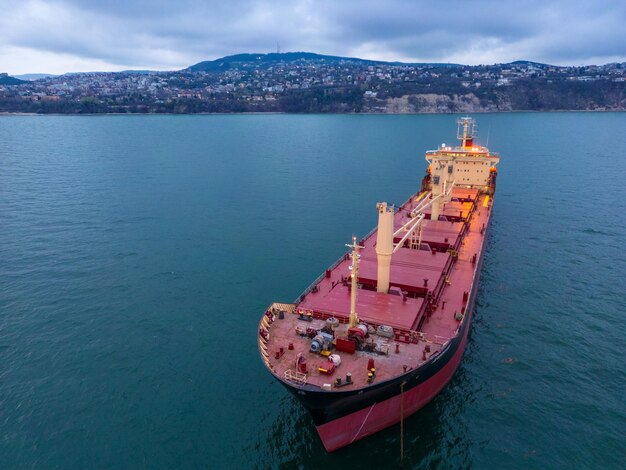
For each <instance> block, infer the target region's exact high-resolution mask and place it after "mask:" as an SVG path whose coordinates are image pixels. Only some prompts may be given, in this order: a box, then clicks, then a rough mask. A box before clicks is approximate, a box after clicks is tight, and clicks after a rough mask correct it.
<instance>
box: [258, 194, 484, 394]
mask: <svg viewBox="0 0 626 470" xmlns="http://www.w3.org/2000/svg"><path fill="white" fill-rule="evenodd" d="M457 193H458V195H459V196H460V197H463V198H465V199H466V200H468V201H471V202H459V201H452V202H450V203H448V204H446V207H445V209H444V210H443V211H442V215H443V214H446V213H447V212H454V211H456V214H457V216H458V215H459V214H458V210H459V207H460V208H461V209H460V210H462V211H463V219H464V220H465V221H467V228H466V229H465V231H464V232H463V228H464V225H465V224H466V222H464V221H463V222H462V221H458V222H450V221H442V220H439V221H430V220H426V221H425V222H424V224H423V229H422V243H428V244H432V245H435V247H436V246H439V247H440V249H441V247H442V246H444V245H449V247H455V246H456V247H457V248H458V250H457V259H456V261H454V260H453V259H452V257H451V255H450V254H449V253H446V252H437V253H436V254H435V255H433V254H431V252H430V251H425V250H419V251H418V250H413V249H410V248H401V249H400V250H398V251H397V252H396V253H395V254H394V255H393V257H392V265H391V275H390V279H391V286H399V287H400V288H401V289H402V290H404V291H408V292H410V293H411V294H410V295H409V297H408V298H406V300H403V297H402V296H401V295H388V294H379V293H377V292H376V291H375V286H376V278H377V264H376V252H375V243H376V232H375V231H374V232H373V233H372V234H370V236H369V237H368V238H367V239H366V240H364V248H363V249H362V250H361V261H360V264H359V283H360V284H361V285H362V286H363V288H361V289H359V291H358V296H357V309H356V310H357V313H358V316H359V319H360V320H361V321H364V322H366V323H367V324H369V325H370V326H372V327H374V328H376V327H377V326H378V325H387V326H391V327H393V328H394V332H395V333H396V335H395V338H384V337H379V336H377V335H371V339H370V340H371V341H373V342H375V343H376V344H379V345H386V347H388V348H389V354H388V355H378V354H374V353H367V352H364V351H357V352H356V353H354V354H347V353H340V354H341V360H342V363H341V366H340V367H339V368H338V369H337V370H336V372H334V374H333V375H331V376H329V375H326V374H324V373H321V372H319V371H318V367H319V366H321V365H322V364H323V363H324V362H325V361H326V360H327V359H326V358H325V357H322V356H320V355H319V354H317V353H312V352H309V347H310V344H311V340H310V338H307V337H301V336H298V335H297V334H296V333H295V330H296V327H300V328H307V327H308V328H313V329H315V330H319V329H320V328H322V327H323V326H324V321H325V319H326V318H328V317H331V316H333V317H335V318H337V319H339V321H340V322H341V324H340V326H339V328H338V330H337V332H336V333H337V335H339V336H341V335H344V334H345V333H346V330H347V322H348V318H349V314H350V288H349V282H348V279H349V273H350V271H349V269H348V266H349V264H350V260H349V258H344V259H343V260H341V261H340V262H339V263H338V264H337V265H336V266H334V267H333V269H332V270H331V271H330V273H329V274H330V275H329V276H328V277H322V278H321V280H320V281H319V282H318V283H317V284H316V285H315V289H313V291H309V292H307V293H306V295H305V297H304V299H303V300H301V301H300V302H299V303H298V304H297V305H283V306H282V307H281V308H280V309H285V310H287V311H289V310H292V311H293V312H294V313H287V314H285V318H284V319H283V320H279V319H277V317H274V320H273V321H272V322H271V323H270V322H268V323H269V324H268V325H267V327H265V326H263V322H262V325H261V326H262V328H264V329H265V330H266V331H267V333H268V339H267V340H266V341H265V340H264V341H261V343H260V345H261V349H262V354H263V355H264V358H265V359H264V360H265V361H266V364H267V365H268V367H269V368H270V369H271V370H272V371H273V373H274V374H276V375H277V376H278V377H279V378H281V379H283V378H284V376H285V373H286V372H287V371H290V370H295V362H296V357H297V355H298V354H302V357H304V358H305V359H306V360H307V361H308V373H307V378H306V381H307V383H308V384H314V385H319V386H320V387H321V386H323V385H324V384H327V386H328V387H330V386H331V385H330V384H332V383H333V382H334V377H335V375H336V376H337V377H341V376H344V375H345V373H346V372H350V373H351V374H352V377H353V385H350V386H349V387H351V388H364V387H367V386H368V385H369V383H368V382H367V373H368V370H367V363H368V359H370V358H374V360H375V361H376V368H377V374H376V381H379V380H387V379H390V378H393V377H395V376H397V375H398V374H400V373H401V372H402V371H403V368H404V366H407V365H408V366H409V367H418V366H420V365H421V364H423V363H424V362H426V361H427V360H428V358H429V357H430V356H431V355H432V354H435V353H437V352H438V351H439V350H440V349H442V347H443V345H444V344H446V343H447V342H448V341H449V340H450V339H451V338H452V337H454V336H455V335H456V333H457V331H458V328H459V325H460V322H459V321H458V320H457V319H456V318H455V313H457V312H462V311H464V309H465V307H466V300H465V299H464V295H463V294H464V293H465V292H467V293H469V292H470V291H471V289H472V285H473V282H474V278H475V275H476V265H475V264H474V263H473V262H472V259H473V257H474V255H476V256H477V257H479V256H480V253H481V251H482V249H483V239H484V237H483V231H482V230H481V229H482V227H483V226H486V225H487V223H488V221H489V216H490V210H489V209H490V207H489V204H487V206H485V203H486V201H488V199H487V197H486V196H484V195H478V191H477V190H468V189H462V188H460V189H459V190H458V191H457V189H456V188H455V192H453V195H456V194H457ZM417 199H419V198H418V197H412V198H411V199H410V200H409V201H408V202H407V203H406V204H405V205H404V206H403V207H400V208H399V210H398V212H397V213H396V214H395V220H394V222H395V225H396V227H400V226H401V225H402V224H403V223H404V221H406V220H407V219H406V214H407V212H409V211H410V210H411V209H412V208H413V207H414V206H415V205H416V200H417ZM450 207H451V209H449V208H450ZM462 233H464V235H463V240H462V243H460V242H461V240H460V239H459V238H460V237H461V234H462ZM445 239H448V242H445ZM424 279H427V286H424ZM427 291H430V292H431V293H433V292H435V293H436V294H439V293H440V296H439V301H438V303H437V304H436V305H434V306H433V307H434V310H433V311H432V312H431V313H430V314H427V313H426V312H425V310H426V309H425V307H426V305H425V299H424V298H423V297H424V296H425V295H426V292H427ZM299 311H303V312H309V313H311V314H312V317H313V321H311V322H307V321H303V320H301V319H300V318H299V315H298V313H297V312H299ZM270 316H271V315H270ZM422 319H423V321H422ZM264 321H265V320H264ZM420 322H421V325H420ZM418 326H419V327H420V328H419V330H418ZM411 334H415V335H419V338H420V340H419V341H418V342H417V343H416V342H415V341H411V338H410V337H409V335H411ZM290 343H291V344H292V345H293V349H292V350H290V349H289V348H288V346H289V344H290ZM396 343H397V344H398V345H399V346H398V347H399V351H400V352H399V353H398V354H396V353H395V344H396ZM281 348H282V349H283V352H282V353H280V349H281ZM427 349H430V352H427ZM276 356H278V358H277V357H276Z"/></svg>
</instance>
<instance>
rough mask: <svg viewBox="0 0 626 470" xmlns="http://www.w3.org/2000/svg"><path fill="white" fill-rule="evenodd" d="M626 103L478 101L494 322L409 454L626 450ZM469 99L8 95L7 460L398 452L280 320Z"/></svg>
mask: <svg viewBox="0 0 626 470" xmlns="http://www.w3.org/2000/svg"><path fill="white" fill-rule="evenodd" d="M624 116H625V115H624V114H610V113H606V114H578V113H564V114H559V113H554V114H494V115H488V114H487V115H479V116H477V118H478V124H479V126H480V130H481V135H480V139H479V140H480V141H482V143H485V142H486V140H487V138H488V139H489V146H490V147H491V148H492V149H493V150H495V151H499V152H500V153H501V154H502V162H501V164H500V167H499V168H500V176H499V178H498V193H497V195H496V201H495V206H494V213H493V217H492V226H491V232H490V236H489V240H488V252H487V255H486V259H485V264H484V268H483V274H482V282H481V286H480V290H479V295H478V301H477V306H476V316H475V322H474V324H473V326H472V332H471V337H470V340H469V343H468V347H467V350H466V354H465V357H464V360H463V362H462V365H461V367H460V369H459V371H458V372H457V374H456V375H455V377H454V379H453V380H452V382H451V384H450V386H449V387H448V388H446V389H445V391H444V392H442V393H441V394H440V395H439V396H438V397H437V398H436V399H435V400H434V401H433V402H432V403H431V404H430V405H428V406H427V407H426V408H424V409H423V410H422V412H420V413H419V414H417V415H415V416H414V417H412V418H411V419H409V420H407V421H406V423H405V443H406V445H405V467H407V468H537V469H544V468H619V467H620V465H623V462H624V460H625V459H626V444H625V442H626V438H625V436H626V398H625V392H624V391H625V390H626V366H625V363H626V357H625V356H626V347H625V340H624V338H625V337H626V323H625V322H624V312H626V293H625V292H626V287H625V286H626V278H625V274H624V273H625V272H626V256H625V255H624V242H626V235H625V234H626V217H625V216H624V214H625V213H626V190H625V189H624V188H625V186H624V180H625V178H626V132H624V124H626V120H625V119H624ZM455 119H456V117H455V116H449V115H447V116H287V115H274V116H107V117H62V116H48V117H39V116H33V117H26V116H25V117H1V118H0V468H151V469H153V468H291V467H301V468H321V467H325V468H347V466H350V468H354V467H355V466H356V467H358V468H367V467H374V466H378V467H390V466H391V467H393V466H395V465H397V463H398V459H399V440H400V436H399V428H398V427H397V426H396V427H393V428H390V429H388V430H385V431H383V432H381V433H379V434H377V435H376V436H373V437H371V438H368V439H366V440H363V441H360V442H358V443H356V444H355V445H353V446H351V447H350V448H347V449H344V450H341V451H339V452H336V453H334V454H326V453H325V452H324V450H323V447H322V445H321V443H320V441H319V439H318V437H317V434H316V432H315V429H314V427H313V425H312V421H311V419H310V418H309V416H308V415H307V413H306V412H305V411H304V410H303V409H302V408H301V407H300V406H299V405H298V404H297V403H296V402H295V401H294V400H293V399H292V398H291V397H290V396H289V395H288V394H287V392H286V391H285V390H284V389H283V388H282V387H281V386H280V385H279V384H278V383H276V382H275V381H274V380H273V379H272V378H271V377H270V375H269V374H268V373H267V372H266V370H265V369H264V367H263V365H262V363H261V361H260V360H259V358H258V357H257V348H256V328H257V322H258V320H259V317H260V315H261V313H262V312H263V310H264V308H265V307H266V306H267V305H268V304H269V303H270V302H272V301H274V300H285V301H290V300H291V299H293V298H295V297H296V296H297V295H298V294H299V293H300V291H301V290H302V289H304V287H306V286H307V285H308V284H309V282H310V281H312V280H313V279H314V278H315V277H316V276H317V275H318V274H319V273H320V272H322V270H323V269H324V268H325V267H326V266H327V265H329V264H330V263H332V262H333V261H334V260H335V259H336V258H337V257H338V256H340V255H341V254H342V253H343V251H344V250H345V248H344V246H343V244H344V243H346V242H348V241H349V240H350V236H351V235H352V234H353V233H355V234H357V235H363V234H365V233H366V232H367V231H369V229H370V228H372V227H373V226H374V225H375V223H376V210H375V203H376V202H377V201H381V200H386V201H389V202H390V203H400V202H402V201H404V200H405V199H406V197H407V196H408V195H409V194H411V193H412V192H414V191H416V189H417V187H418V185H419V181H420V179H421V177H422V175H423V172H424V170H425V166H426V164H425V162H424V160H423V153H424V151H425V150H426V149H432V148H435V147H437V146H438V145H440V144H441V143H442V142H446V143H453V140H452V139H453V137H454V135H455V131H456V128H455ZM622 468H623V467H622Z"/></svg>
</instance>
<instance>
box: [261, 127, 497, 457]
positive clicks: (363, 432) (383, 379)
mask: <svg viewBox="0 0 626 470" xmlns="http://www.w3.org/2000/svg"><path fill="white" fill-rule="evenodd" d="M459 124H460V126H461V125H462V126H463V128H462V134H461V133H459V139H461V140H462V145H461V146H460V147H445V146H442V148H441V149H438V150H436V151H433V152H428V153H427V154H426V159H427V160H428V161H429V163H430V166H429V169H428V171H427V174H426V177H425V178H424V179H423V180H422V187H421V190H420V191H419V192H418V193H416V194H415V195H413V196H411V197H410V198H409V199H408V200H407V201H406V202H405V203H404V204H402V205H401V206H400V207H399V208H398V209H395V208H393V207H388V206H387V205H386V203H379V204H378V205H377V208H378V211H379V224H378V227H377V228H376V229H375V230H374V231H372V232H370V234H369V235H367V236H366V237H364V238H363V239H362V240H360V241H359V242H357V240H356V238H353V243H352V244H351V245H348V246H349V247H350V248H351V252H348V253H346V255H345V256H344V257H343V258H342V259H340V260H338V261H337V262H336V263H335V264H333V265H332V266H331V267H330V268H329V269H327V270H326V272H325V273H324V274H323V275H322V276H320V277H319V278H318V279H317V280H316V281H314V282H313V284H312V285H311V286H309V288H308V289H307V290H305V292H304V293H303V294H302V295H301V296H300V297H299V299H298V300H297V301H296V302H294V303H293V304H280V303H275V304H273V305H272V306H270V308H268V309H267V310H266V312H265V315H264V316H263V317H262V319H261V322H260V324H259V352H260V355H261V357H262V359H263V362H264V363H265V365H266V366H267V367H268V369H269V370H270V372H271V373H272V375H273V376H274V377H275V378H276V379H277V380H279V382H280V383H281V384H282V385H284V386H285V387H286V388H287V390H289V391H290V392H291V393H292V394H293V395H294V396H295V397H296V398H297V399H298V400H299V401H300V402H301V403H302V405H303V406H304V407H305V408H306V409H307V410H308V411H309V412H310V414H311V416H312V418H313V421H314V423H315V426H316V428H317V431H318V434H319V436H320V438H321V441H322V443H323V445H324V447H325V448H326V450H327V451H334V450H337V449H339V448H341V447H344V446H347V445H349V444H351V443H353V442H355V441H357V440H359V439H362V438H364V437H366V436H369V435H371V434H374V433H376V432H377V431H380V430H382V429H385V428H387V427H389V426H392V425H394V424H396V423H398V422H400V421H401V420H402V419H404V418H406V417H408V416H410V415H412V414H413V413H415V412H416V411H418V410H419V409H420V408H422V407H423V406H425V405H426V404H427V403H428V402H430V401H431V400H432V399H433V398H434V397H435V396H436V395H437V394H438V393H439V392H440V391H441V390H442V389H443V388H444V387H445V386H446V385H447V384H448V383H449V382H450V380H451V379H452V377H453V375H454V373H455V371H456V370H457V368H458V366H459V363H460V361H461V358H462V357H463V352H464V349H465V344H466V342H467V336H468V334H469V330H470V327H471V322H472V317H473V311H474V304H475V300H476V294H477V290H478V285H479V279H480V271H481V268H482V262H483V257H484V253H485V245H486V239H487V232H488V227H489V222H490V219H491V208H492V204H493V196H494V193H495V183H496V175H497V172H496V170H495V165H496V164H497V163H498V161H499V156H498V155H497V154H494V153H491V152H489V150H488V149H486V148H485V147H480V146H474V144H473V130H474V129H473V121H472V120H471V119H470V118H463V119H461V120H460V121H459ZM344 374H345V375H344Z"/></svg>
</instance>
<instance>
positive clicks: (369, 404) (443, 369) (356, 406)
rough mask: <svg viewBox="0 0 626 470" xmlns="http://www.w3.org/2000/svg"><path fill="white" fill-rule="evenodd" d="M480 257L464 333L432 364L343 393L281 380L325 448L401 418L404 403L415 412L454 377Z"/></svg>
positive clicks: (408, 412) (468, 325)
mask: <svg viewBox="0 0 626 470" xmlns="http://www.w3.org/2000/svg"><path fill="white" fill-rule="evenodd" d="M482 259H483V258H482V257H481V258H480V262H479V263H478V266H477V269H476V277H475V283H474V287H473V289H472V293H471V297H470V300H469V305H470V308H469V309H468V313H467V315H466V317H465V321H464V322H463V323H464V324H463V326H462V329H461V331H460V336H459V337H457V338H455V339H454V340H452V341H451V342H450V343H449V344H448V346H447V347H446V349H445V350H443V351H442V352H441V353H440V354H439V355H438V357H436V358H434V360H432V361H431V362H429V363H428V364H424V365H423V366H421V367H419V368H417V369H414V370H412V371H410V372H407V373H406V374H404V375H401V376H399V377H397V378H395V379H392V380H390V381H388V382H387V383H381V384H378V386H377V387H372V388H371V389H368V390H366V391H363V392H361V391H355V392H346V393H345V395H343V396H341V395H339V396H333V397H329V396H328V394H327V393H325V392H320V391H319V390H316V389H314V388H311V389H309V390H302V389H299V388H295V387H293V386H291V385H290V384H288V383H286V382H285V381H283V380H279V382H280V383H281V384H282V385H284V386H285V387H286V388H287V390H289V391H290V392H291V393H292V394H293V395H294V396H295V397H296V398H297V399H298V400H299V401H300V403H302V405H303V406H304V407H305V408H306V409H307V410H308V411H309V413H310V414H311V417H312V418H313V421H314V423H315V426H316V428H317V432H318V434H319V436H320V438H321V440H322V443H323V444H324V448H325V449H326V450H327V451H329V452H332V451H334V450H337V449H340V448H342V447H345V446H347V445H349V444H352V443H353V442H355V441H357V440H359V439H362V438H364V437H367V436H369V435H371V434H374V433H376V432H378V431H381V430H383V429H385V428H388V427H389V426H393V425H394V424H397V423H399V422H400V412H399V410H400V409H403V411H404V413H403V415H404V417H408V416H410V415H412V414H414V413H415V412H416V411H418V410H419V409H421V408H422V407H424V406H426V405H427V404H428V403H429V402H430V401H431V400H432V399H433V398H435V397H436V396H437V395H438V394H439V392H440V391H441V390H442V389H443V388H444V387H445V386H446V385H447V384H448V383H449V382H450V380H451V379H452V377H453V375H454V373H455V372H456V370H457V368H458V367H459V364H460V363H461V358H462V357H463V353H464V351H465V344H466V342H467V337H468V335H469V331H470V328H471V322H472V318H473V313H474V303H475V300H476V295H477V290H478V281H479V278H480V270H481V267H482ZM401 402H402V403H401ZM355 429H356V430H357V432H356V433H355Z"/></svg>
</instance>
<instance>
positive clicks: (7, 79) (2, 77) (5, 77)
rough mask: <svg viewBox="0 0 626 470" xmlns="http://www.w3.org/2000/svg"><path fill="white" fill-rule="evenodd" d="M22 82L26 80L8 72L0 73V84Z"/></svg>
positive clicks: (17, 83)
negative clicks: (12, 75)
mask: <svg viewBox="0 0 626 470" xmlns="http://www.w3.org/2000/svg"><path fill="white" fill-rule="evenodd" d="M23 83H26V81H25V80H19V79H17V78H14V77H11V76H10V75H9V74H8V73H0V85H21V84H23Z"/></svg>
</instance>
